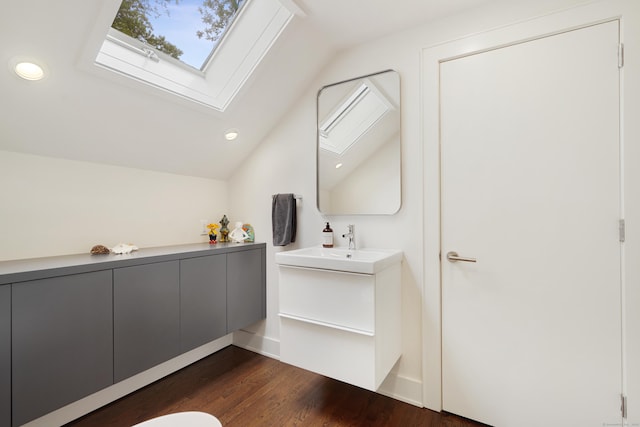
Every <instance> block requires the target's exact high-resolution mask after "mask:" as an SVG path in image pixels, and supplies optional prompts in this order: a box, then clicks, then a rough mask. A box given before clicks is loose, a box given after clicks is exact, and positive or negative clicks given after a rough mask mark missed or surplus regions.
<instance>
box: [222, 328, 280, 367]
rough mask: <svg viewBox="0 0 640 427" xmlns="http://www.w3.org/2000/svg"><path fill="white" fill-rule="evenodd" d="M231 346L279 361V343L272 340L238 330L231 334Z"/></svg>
mask: <svg viewBox="0 0 640 427" xmlns="http://www.w3.org/2000/svg"><path fill="white" fill-rule="evenodd" d="M233 345H235V346H237V347H240V348H244V349H246V350H249V351H253V352H254V353H258V354H262V355H263V356H267V357H270V358H272V359H278V360H280V341H279V340H274V339H273V338H269V337H265V336H263V335H258V334H256V333H253V332H249V331H245V330H242V329H240V330H238V331H235V332H234V333H233Z"/></svg>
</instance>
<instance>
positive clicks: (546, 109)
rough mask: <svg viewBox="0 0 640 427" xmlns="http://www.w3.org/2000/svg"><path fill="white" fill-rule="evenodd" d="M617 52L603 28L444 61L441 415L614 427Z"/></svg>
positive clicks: (617, 416) (611, 30) (617, 369)
mask: <svg viewBox="0 0 640 427" xmlns="http://www.w3.org/2000/svg"><path fill="white" fill-rule="evenodd" d="M617 52H618V22H617V21H614V22H608V23H603V24H599V25H594V26H591V27H587V28H582V29H578V30H574V31H569V32H565V33H562V34H557V35H553V36H548V37H543V38H539V39H536V40H531V41H528V42H525V43H520V44H516V45H512V46H508V47H503V48H499V49H495V50H491V51H488V52H484V53H479V54H475V55H469V56H466V57H462V58H458V59H454V60H450V61H447V62H443V63H442V64H441V68H440V73H441V76H440V78H441V100H440V102H441V156H442V157H441V166H442V170H441V174H442V175H441V178H442V181H441V185H442V194H441V198H442V212H441V218H442V247H441V250H442V264H441V267H442V316H443V318H442V328H443V329H442V336H443V342H442V360H443V362H442V363H443V366H442V369H443V408H444V410H445V411H449V412H453V413H456V414H460V415H463V416H465V417H468V418H472V419H475V420H479V421H482V422H484V423H488V424H491V425H495V426H515V427H524V426H536V427H538V426H576V427H578V426H579V427H585V426H603V425H608V424H611V425H620V423H621V421H622V418H621V412H620V393H621V389H622V383H621V376H622V363H621V357H622V356H621V354H622V353H621V301H620V299H621V273H620V263H621V243H620V238H619V233H618V225H619V218H620V215H621V214H620V212H621V199H620V198H621V191H620V187H621V182H620V175H621V174H620V138H619V69H618V59H617ZM448 252H457V253H458V255H459V256H460V257H468V258H475V259H476V260H477V262H475V263H474V262H468V261H464V260H458V261H455V260H448V259H447V258H446V254H447V253H448Z"/></svg>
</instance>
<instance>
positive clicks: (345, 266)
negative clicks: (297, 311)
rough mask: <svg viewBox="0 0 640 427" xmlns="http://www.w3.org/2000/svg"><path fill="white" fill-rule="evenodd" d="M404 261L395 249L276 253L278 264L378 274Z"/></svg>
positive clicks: (321, 248)
mask: <svg viewBox="0 0 640 427" xmlns="http://www.w3.org/2000/svg"><path fill="white" fill-rule="evenodd" d="M400 260H402V251H399V250H395V249H354V250H349V249H345V248H323V247H320V246H314V247H310V248H303V249H295V250H292V251H286V252H278V253H276V263H278V264H280V265H292V266H295V267H307V268H319V269H323V270H335V271H347V272H351V273H364V274H376V273H378V272H379V271H382V270H384V269H385V268H387V267H388V266H390V265H391V264H394V263H396V262H400Z"/></svg>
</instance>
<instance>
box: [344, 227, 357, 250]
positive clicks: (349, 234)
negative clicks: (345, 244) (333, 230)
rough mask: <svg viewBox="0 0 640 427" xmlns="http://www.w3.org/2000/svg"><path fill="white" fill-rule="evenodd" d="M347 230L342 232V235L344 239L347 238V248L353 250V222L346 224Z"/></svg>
mask: <svg viewBox="0 0 640 427" xmlns="http://www.w3.org/2000/svg"><path fill="white" fill-rule="evenodd" d="M347 227H348V229H349V231H348V232H347V233H346V234H343V235H342V237H344V238H345V239H349V250H355V248H356V234H355V231H354V227H355V226H354V225H353V224H349V225H348V226H347Z"/></svg>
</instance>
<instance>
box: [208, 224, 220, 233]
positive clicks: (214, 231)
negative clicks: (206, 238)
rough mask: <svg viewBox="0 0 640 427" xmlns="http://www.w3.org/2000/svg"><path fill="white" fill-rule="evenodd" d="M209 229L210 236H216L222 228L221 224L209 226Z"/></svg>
mask: <svg viewBox="0 0 640 427" xmlns="http://www.w3.org/2000/svg"><path fill="white" fill-rule="evenodd" d="M207 228H208V229H209V234H216V232H217V231H218V228H220V225H219V224H207Z"/></svg>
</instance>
